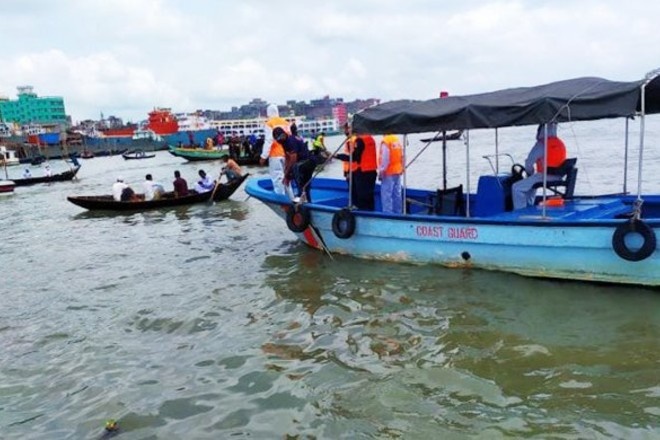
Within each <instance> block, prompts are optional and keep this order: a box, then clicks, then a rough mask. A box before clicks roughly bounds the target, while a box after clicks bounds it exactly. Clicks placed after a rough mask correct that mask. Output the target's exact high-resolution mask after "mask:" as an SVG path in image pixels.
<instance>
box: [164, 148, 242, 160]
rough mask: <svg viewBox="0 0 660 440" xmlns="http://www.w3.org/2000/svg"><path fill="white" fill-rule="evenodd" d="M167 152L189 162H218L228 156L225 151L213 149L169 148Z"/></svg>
mask: <svg viewBox="0 0 660 440" xmlns="http://www.w3.org/2000/svg"><path fill="white" fill-rule="evenodd" d="M168 151H169V152H170V154H172V155H173V156H176V157H182V158H184V159H186V160H189V161H203V160H218V159H220V158H222V157H224V156H229V152H227V150H218V149H215V148H214V149H211V150H206V149H203V148H186V147H173V146H170V147H169V150H168Z"/></svg>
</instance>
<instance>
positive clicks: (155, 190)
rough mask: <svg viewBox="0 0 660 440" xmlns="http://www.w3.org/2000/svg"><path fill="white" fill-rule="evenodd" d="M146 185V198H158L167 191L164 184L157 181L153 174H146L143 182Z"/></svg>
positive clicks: (146, 199)
mask: <svg viewBox="0 0 660 440" xmlns="http://www.w3.org/2000/svg"><path fill="white" fill-rule="evenodd" d="M142 185H143V187H144V200H145V201H149V200H158V199H159V198H160V197H161V196H162V195H163V193H164V192H165V190H164V188H163V185H161V184H160V183H156V182H154V180H153V177H152V176H151V174H147V175H146V176H145V181H144V183H143V184H142Z"/></svg>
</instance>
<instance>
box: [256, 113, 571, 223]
mask: <svg viewBox="0 0 660 440" xmlns="http://www.w3.org/2000/svg"><path fill="white" fill-rule="evenodd" d="M267 117H268V119H267V120H266V126H265V133H266V138H265V144H264V148H263V150H262V152H261V162H262V164H265V162H266V161H268V167H269V175H270V178H271V180H272V182H273V191H274V192H275V193H276V194H281V195H286V196H287V197H289V198H290V199H291V200H292V201H293V202H294V203H299V202H310V201H311V192H310V183H311V179H312V177H313V174H314V170H315V169H316V167H317V166H319V165H322V164H324V163H325V162H326V161H327V160H328V159H331V158H336V159H339V160H341V161H342V162H343V171H344V177H345V178H346V181H347V183H348V186H349V189H350V190H349V197H350V199H349V200H350V203H349V205H350V206H352V207H354V208H357V209H360V210H367V211H373V210H374V209H375V205H376V204H375V189H376V183H377V181H380V202H381V208H382V212H384V213H393V214H401V213H403V210H404V203H403V189H402V183H401V181H402V175H403V172H404V169H405V163H404V155H403V146H402V143H401V140H400V139H399V137H398V136H396V135H394V134H385V135H384V136H383V137H382V140H381V141H380V144H379V145H377V143H376V141H375V139H374V137H373V136H371V135H369V134H354V133H353V132H352V130H351V126H350V124H348V123H346V124H345V125H344V133H345V135H346V140H345V141H344V143H343V146H344V148H343V151H342V152H341V153H335V154H330V153H329V152H328V150H327V148H326V147H325V144H324V134H323V133H320V134H319V135H318V136H317V137H315V138H314V140H313V142H312V149H311V150H310V149H309V147H308V144H307V142H305V141H304V140H303V139H302V138H301V137H300V136H298V134H297V128H296V125H295V123H294V124H289V122H288V121H286V119H284V118H282V117H280V116H279V113H278V110H277V107H276V106H275V105H269V106H268V108H267ZM546 139H547V140H546ZM546 145H547V173H545V175H546V177H545V179H547V182H556V181H558V180H562V176H561V175H560V174H559V173H557V172H556V171H557V169H558V167H559V166H560V165H561V164H562V163H563V162H564V161H565V160H566V147H565V145H564V143H563V142H562V141H561V139H559V138H558V137H557V125H556V124H546V125H541V126H539V127H538V130H537V135H536V143H535V144H534V146H533V147H532V149H531V150H530V152H529V154H528V156H527V159H526V161H525V166H524V171H525V173H526V174H527V176H520V177H519V178H517V179H515V181H512V188H511V199H512V206H513V209H522V208H524V207H526V206H529V205H531V204H533V203H534V199H535V194H536V189H537V187H538V185H539V182H542V181H543V179H544V173H543V169H544V168H545V167H546V165H544V157H545V155H546V152H545V150H546Z"/></svg>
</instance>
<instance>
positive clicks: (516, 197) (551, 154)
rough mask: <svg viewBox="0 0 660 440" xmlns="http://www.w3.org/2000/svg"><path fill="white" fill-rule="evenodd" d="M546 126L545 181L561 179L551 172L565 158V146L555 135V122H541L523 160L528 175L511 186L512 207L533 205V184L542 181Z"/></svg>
mask: <svg viewBox="0 0 660 440" xmlns="http://www.w3.org/2000/svg"><path fill="white" fill-rule="evenodd" d="M546 126H547V136H548V142H547V143H548V160H547V164H548V176H547V181H548V182H554V181H557V180H561V179H562V177H561V176H560V175H557V174H554V173H553V172H554V171H555V170H556V168H557V167H559V166H561V164H562V163H564V161H565V160H566V146H565V145H564V143H563V142H562V140H561V139H559V138H558V137H557V123H555V122H551V123H548V124H545V125H544V124H541V125H539V127H538V129H537V130H536V143H535V144H534V146H533V147H532V149H531V150H530V152H529V154H528V155H527V159H526V160H525V171H526V172H527V175H528V176H529V177H527V178H525V179H522V180H519V181H518V182H515V183H514V184H513V186H512V187H511V196H512V198H513V209H521V208H524V207H526V206H527V205H533V204H534V196H535V195H536V189H534V188H533V186H534V184H536V183H538V182H543V168H544V167H543V163H544V156H545V143H546V142H545V136H546V129H545V127H546ZM534 165H536V173H534Z"/></svg>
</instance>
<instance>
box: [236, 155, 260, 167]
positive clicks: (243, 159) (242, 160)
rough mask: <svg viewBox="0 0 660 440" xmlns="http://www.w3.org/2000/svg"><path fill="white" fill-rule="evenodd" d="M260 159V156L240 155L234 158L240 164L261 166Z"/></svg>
mask: <svg viewBox="0 0 660 440" xmlns="http://www.w3.org/2000/svg"><path fill="white" fill-rule="evenodd" d="M259 159H260V158H259V156H256V157H255V156H239V157H236V158H234V160H235V161H236V163H237V164H239V165H240V166H246V165H247V166H260V165H261V164H260V163H259Z"/></svg>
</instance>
